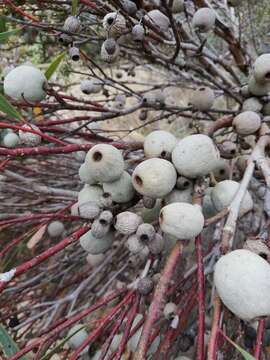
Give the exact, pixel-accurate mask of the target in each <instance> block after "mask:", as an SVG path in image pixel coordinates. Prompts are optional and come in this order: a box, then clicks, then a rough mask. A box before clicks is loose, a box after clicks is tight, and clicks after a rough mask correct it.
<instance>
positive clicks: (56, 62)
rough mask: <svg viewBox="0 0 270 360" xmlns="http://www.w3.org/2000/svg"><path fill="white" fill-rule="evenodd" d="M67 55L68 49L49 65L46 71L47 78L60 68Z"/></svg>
mask: <svg viewBox="0 0 270 360" xmlns="http://www.w3.org/2000/svg"><path fill="white" fill-rule="evenodd" d="M65 55H66V51H63V52H62V53H61V54H60V55H58V56H57V57H56V58H55V59H54V60H53V62H52V63H51V64H50V65H49V67H48V68H47V70H46V71H45V76H46V79H47V80H49V79H50V78H51V77H52V75H53V74H54V73H55V71H56V70H57V69H58V66H59V65H60V64H61V62H62V60H63V59H64V57H65Z"/></svg>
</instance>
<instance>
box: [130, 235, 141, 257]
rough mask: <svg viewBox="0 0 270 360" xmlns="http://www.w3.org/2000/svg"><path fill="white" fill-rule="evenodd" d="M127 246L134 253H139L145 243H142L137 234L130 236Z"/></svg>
mask: <svg viewBox="0 0 270 360" xmlns="http://www.w3.org/2000/svg"><path fill="white" fill-rule="evenodd" d="M126 246H127V248H128V250H129V251H130V252H131V253H132V254H138V253H139V252H140V251H142V249H143V248H144V244H142V243H141V241H140V240H139V239H138V237H137V236H136V235H135V234H133V235H130V236H129V237H128V239H127V242H126Z"/></svg>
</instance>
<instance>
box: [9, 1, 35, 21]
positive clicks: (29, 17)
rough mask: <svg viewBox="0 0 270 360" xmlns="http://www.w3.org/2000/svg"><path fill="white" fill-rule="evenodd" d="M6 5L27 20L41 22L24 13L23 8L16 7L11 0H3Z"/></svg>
mask: <svg viewBox="0 0 270 360" xmlns="http://www.w3.org/2000/svg"><path fill="white" fill-rule="evenodd" d="M3 1H4V3H5V4H7V5H8V6H10V7H11V8H12V9H13V10H14V11H15V12H16V13H18V14H20V15H22V16H23V17H26V18H27V19H30V20H32V21H34V22H39V19H38V18H36V17H35V16H33V15H31V14H28V13H26V12H25V11H23V10H22V9H21V8H19V7H18V6H16V5H14V4H13V3H12V1H10V0H3Z"/></svg>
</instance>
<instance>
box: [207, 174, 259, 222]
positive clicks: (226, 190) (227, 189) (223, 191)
mask: <svg viewBox="0 0 270 360" xmlns="http://www.w3.org/2000/svg"><path fill="white" fill-rule="evenodd" d="M239 186H240V184H239V183H238V182H236V181H233V180H224V181H221V182H219V183H218V184H217V185H216V186H215V187H214V189H213V190H212V192H211V199H212V201H213V204H214V206H215V208H216V209H217V211H222V210H223V209H226V208H227V207H228V206H230V205H231V202H232V201H233V199H234V197H235V194H236V193H237V191H238V189H239ZM252 208H253V200H252V197H251V195H250V193H249V192H248V191H247V192H246V194H245V196H244V198H243V200H242V202H241V206H240V211H239V216H240V217H241V216H243V215H245V214H246V213H247V212H249V211H250V210H252Z"/></svg>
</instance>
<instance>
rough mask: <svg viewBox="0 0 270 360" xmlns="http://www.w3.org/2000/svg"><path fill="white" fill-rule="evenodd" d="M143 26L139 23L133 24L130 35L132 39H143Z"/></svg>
mask: <svg viewBox="0 0 270 360" xmlns="http://www.w3.org/2000/svg"><path fill="white" fill-rule="evenodd" d="M144 34H145V31H144V27H143V26H142V25H140V24H137V25H134V26H133V28H132V36H133V39H134V41H142V40H143V39H144Z"/></svg>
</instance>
